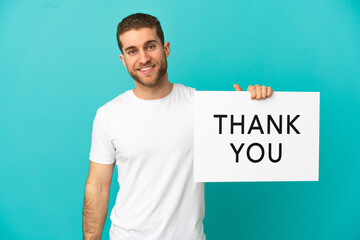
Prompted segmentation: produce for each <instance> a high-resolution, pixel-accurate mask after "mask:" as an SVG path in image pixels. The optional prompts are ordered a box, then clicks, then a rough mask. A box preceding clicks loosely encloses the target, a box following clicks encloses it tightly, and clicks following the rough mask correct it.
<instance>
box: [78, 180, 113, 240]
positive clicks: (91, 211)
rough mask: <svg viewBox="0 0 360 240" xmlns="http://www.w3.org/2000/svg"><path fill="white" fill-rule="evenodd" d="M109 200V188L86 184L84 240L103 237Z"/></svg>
mask: <svg viewBox="0 0 360 240" xmlns="http://www.w3.org/2000/svg"><path fill="white" fill-rule="evenodd" d="M108 202H109V190H108V189H106V190H102V189H101V188H100V187H99V186H96V185H93V184H88V183H87V184H86V185H85V200H84V206H83V234H84V240H90V239H91V240H93V239H101V234H102V230H103V228H104V224H105V220H106V214H107V209H108Z"/></svg>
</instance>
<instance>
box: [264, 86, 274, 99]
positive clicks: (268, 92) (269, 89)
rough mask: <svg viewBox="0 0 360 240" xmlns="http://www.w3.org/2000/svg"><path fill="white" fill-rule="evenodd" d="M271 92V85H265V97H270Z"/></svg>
mask: <svg viewBox="0 0 360 240" xmlns="http://www.w3.org/2000/svg"><path fill="white" fill-rule="evenodd" d="M272 93H273V90H272V88H271V87H267V89H266V96H267V97H270V96H271V94H272Z"/></svg>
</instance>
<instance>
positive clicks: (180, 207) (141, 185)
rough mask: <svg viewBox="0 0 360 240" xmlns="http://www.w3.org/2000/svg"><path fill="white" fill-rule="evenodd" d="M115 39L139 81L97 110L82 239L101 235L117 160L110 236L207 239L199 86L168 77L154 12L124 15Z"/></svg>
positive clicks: (259, 90) (258, 92)
mask: <svg viewBox="0 0 360 240" xmlns="http://www.w3.org/2000/svg"><path fill="white" fill-rule="evenodd" d="M117 40H118V44H119V48H120V51H121V54H120V59H121V61H122V62H123V64H124V66H125V67H126V68H127V70H128V72H129V74H130V75H131V77H132V78H133V79H134V81H135V88H134V89H133V90H128V91H126V92H125V93H123V94H121V95H119V96H118V97H116V98H115V99H113V100H112V101H110V102H108V103H107V104H105V105H104V106H102V107H100V108H99V109H98V111H97V113H96V117H95V120H94V125H93V135H92V144H91V151H90V160H91V161H90V168H89V175H88V178H87V181H86V185H85V200H84V208H83V232H84V239H100V238H101V234H102V229H103V226H104V223H105V218H106V213H107V208H108V199H109V191H110V183H111V178H112V173H113V168H114V163H115V162H116V164H117V166H118V173H119V174H118V181H119V184H120V191H119V192H118V194H117V198H116V203H115V206H114V208H113V210H112V212H111V216H110V218H111V221H112V225H111V229H110V239H111V240H121V239H144V240H150V239H151V240H153V239H166V240H177V239H179V240H180V239H181V240H200V239H205V235H204V233H203V223H202V221H203V218H204V184H203V183H194V182H193V178H192V173H193V172H192V171H193V169H192V161H193V115H192V114H193V113H192V111H193V108H192V106H193V101H194V89H193V88H190V87H185V86H183V85H181V84H173V83H170V82H169V80H168V74H167V60H166V59H167V58H168V57H169V54H170V44H169V42H164V35H163V32H162V30H161V26H160V23H159V22H158V20H157V19H156V18H155V17H153V16H150V15H147V14H133V15H130V16H128V17H126V18H124V19H123V20H122V21H121V22H120V23H119V25H118V30H117ZM234 87H235V88H236V90H239V91H241V89H240V87H239V86H238V85H236V84H234ZM248 90H249V91H251V98H252V99H254V98H256V99H258V100H259V99H265V98H267V97H270V95H271V93H272V89H271V88H270V87H265V86H263V87H260V86H258V85H257V86H255V87H254V86H249V88H248Z"/></svg>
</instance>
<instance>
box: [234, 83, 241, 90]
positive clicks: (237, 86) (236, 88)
mask: <svg viewBox="0 0 360 240" xmlns="http://www.w3.org/2000/svg"><path fill="white" fill-rule="evenodd" d="M233 87H234V88H235V90H236V91H242V90H241V87H239V85H237V84H234V85H233Z"/></svg>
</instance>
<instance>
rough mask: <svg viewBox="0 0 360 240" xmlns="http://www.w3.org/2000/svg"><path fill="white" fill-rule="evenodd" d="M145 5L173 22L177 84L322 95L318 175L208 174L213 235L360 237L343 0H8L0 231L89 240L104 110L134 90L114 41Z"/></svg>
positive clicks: (359, 32) (349, 4)
mask: <svg viewBox="0 0 360 240" xmlns="http://www.w3.org/2000/svg"><path fill="white" fill-rule="evenodd" d="M134 12H145V13H150V14H153V15H155V16H157V17H158V19H159V20H160V22H161V23H162V27H163V30H164V33H165V38H166V40H167V41H170V43H171V54H170V57H169V59H168V64H169V69H168V71H169V79H170V81H171V82H175V83H182V84H185V85H188V86H191V87H195V88H196V89H197V90H230V91H231V90H233V88H232V85H233V84H234V83H238V84H239V85H240V86H241V87H242V88H243V89H246V87H247V86H248V85H249V84H256V83H259V84H265V85H267V86H271V87H273V89H275V90H278V91H320V92H321V107H320V109H321V115H320V122H321V123H320V181H319V182H275V183H207V184H206V216H205V221H204V223H205V233H206V235H207V239H209V240H212V239H284V240H285V239H360V229H359V226H360V225H359V223H360V204H359V203H360V174H359V170H360V158H359V147H360V143H359V133H360V131H359V120H360V118H359V109H360V108H359V102H360V101H359V93H360V84H359V80H360V3H359V1H340V0H328V1H310V0H309V1H278V0H273V1H259V0H246V1H245V0H244V1H235V0H232V1H195V2H194V1H177V2H171V3H169V2H168V1H161V2H160V1H142V0H138V1H114V0H112V1H94V0H91V1H84V0H79V1H70V0H63V1H46V0H32V1H26V0H24V1H12V0H1V1H0V56H1V57H0V80H1V85H0V111H1V113H0V114H1V117H0V136H1V138H0V158H1V160H0V176H1V181H0V239H26V240H31V239H81V238H82V229H81V225H82V204H83V198H84V184H85V180H86V177H87V173H88V165H89V160H88V154H89V149H90V141H91V129H92V121H93V118H94V116H95V112H96V109H97V108H98V107H100V106H101V105H103V104H104V103H106V102H107V101H109V100H111V99H113V98H114V97H116V96H117V95H119V94H121V93H122V92H124V91H126V90H128V89H131V88H133V87H134V83H133V80H132V79H131V78H130V76H129V75H128V73H127V71H126V69H125V68H124V67H123V65H122V63H121V62H120V59H119V57H118V54H119V50H118V47H117V43H116V37H115V34H116V26H117V23H118V22H119V21H121V19H122V18H123V17H125V16H127V15H129V14H131V13H134ZM299 147H300V148H301V146H299ZM116 176H117V173H115V174H114V178H113V184H112V188H111V196H110V203H109V211H108V213H110V210H111V208H112V206H113V204H114V201H115V195H116V192H117V191H118V184H117V183H116V181H115V180H116ZM109 227H110V221H109V219H108V220H107V222H106V225H105V228H104V232H103V239H108V231H109Z"/></svg>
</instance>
